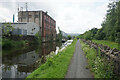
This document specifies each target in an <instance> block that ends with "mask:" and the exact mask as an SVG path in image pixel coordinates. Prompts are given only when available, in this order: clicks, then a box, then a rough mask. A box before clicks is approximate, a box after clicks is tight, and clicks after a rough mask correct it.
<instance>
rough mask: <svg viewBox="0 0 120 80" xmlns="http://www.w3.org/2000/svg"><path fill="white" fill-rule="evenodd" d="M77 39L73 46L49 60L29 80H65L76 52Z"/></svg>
mask: <svg viewBox="0 0 120 80" xmlns="http://www.w3.org/2000/svg"><path fill="white" fill-rule="evenodd" d="M76 42H77V40H76V39H75V40H74V41H73V43H72V44H71V45H69V46H68V47H66V48H65V49H64V50H63V51H62V52H59V53H58V54H57V55H55V56H54V57H51V58H48V59H47V61H46V63H45V64H42V65H41V66H40V67H39V68H38V69H36V70H35V71H34V72H32V73H31V74H30V75H29V76H28V77H27V79H28V78H64V77H65V75H66V73H67V70H68V66H69V64H70V60H71V58H72V56H73V53H74V51H75V45H76Z"/></svg>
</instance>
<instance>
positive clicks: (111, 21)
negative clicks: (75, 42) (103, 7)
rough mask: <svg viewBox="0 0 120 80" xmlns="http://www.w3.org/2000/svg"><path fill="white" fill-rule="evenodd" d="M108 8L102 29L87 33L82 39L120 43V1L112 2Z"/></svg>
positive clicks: (82, 35) (81, 36)
mask: <svg viewBox="0 0 120 80" xmlns="http://www.w3.org/2000/svg"><path fill="white" fill-rule="evenodd" d="M108 8H109V9H108V10H107V13H106V16H105V20H104V21H103V22H102V24H101V26H102V28H101V29H97V28H93V29H91V30H89V31H86V32H85V33H84V34H81V35H80V38H84V39H89V40H91V39H97V40H109V41H114V42H120V1H112V2H111V3H109V5H108Z"/></svg>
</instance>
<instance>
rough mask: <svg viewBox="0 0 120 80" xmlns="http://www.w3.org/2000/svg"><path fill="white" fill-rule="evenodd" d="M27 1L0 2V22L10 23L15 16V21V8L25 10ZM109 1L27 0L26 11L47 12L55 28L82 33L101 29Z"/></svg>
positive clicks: (9, 0) (6, 0) (11, 0)
mask: <svg viewBox="0 0 120 80" xmlns="http://www.w3.org/2000/svg"><path fill="white" fill-rule="evenodd" d="M25 2H28V1H27V0H4V1H0V22H5V21H6V22H12V16H13V14H15V16H16V17H15V20H16V21H17V8H18V4H19V7H23V8H24V10H25ZM109 2H110V1H109V0H29V2H28V10H34V11H35V10H43V11H48V14H49V15H50V16H51V17H52V18H54V19H55V20H56V27H58V26H59V27H60V29H61V30H63V31H64V32H66V33H84V32H85V31H86V30H90V29H91V28H94V27H96V28H101V23H102V21H103V20H104V17H105V15H106V10H107V5H108V4H109Z"/></svg>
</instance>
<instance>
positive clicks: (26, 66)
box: [2, 42, 56, 77]
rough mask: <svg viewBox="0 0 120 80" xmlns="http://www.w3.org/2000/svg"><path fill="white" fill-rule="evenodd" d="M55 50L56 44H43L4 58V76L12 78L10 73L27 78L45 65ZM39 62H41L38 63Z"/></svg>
mask: <svg viewBox="0 0 120 80" xmlns="http://www.w3.org/2000/svg"><path fill="white" fill-rule="evenodd" d="M55 50H56V42H51V43H50V42H49V43H42V44H41V45H40V46H35V47H32V48H28V49H24V50H17V51H13V53H11V54H9V55H6V56H3V64H4V68H2V69H3V71H4V74H5V75H6V74H7V75H9V76H11V74H10V72H14V73H16V74H15V75H16V76H17V77H21V75H22V76H25V74H26V75H27V74H29V73H31V72H32V71H34V70H35V69H36V68H37V67H39V66H40V65H41V64H42V63H44V62H45V61H46V56H47V55H48V54H50V52H52V51H55ZM39 60H40V62H38V61H39ZM15 65H16V66H15ZM13 68H14V69H13ZM6 71H7V72H6Z"/></svg>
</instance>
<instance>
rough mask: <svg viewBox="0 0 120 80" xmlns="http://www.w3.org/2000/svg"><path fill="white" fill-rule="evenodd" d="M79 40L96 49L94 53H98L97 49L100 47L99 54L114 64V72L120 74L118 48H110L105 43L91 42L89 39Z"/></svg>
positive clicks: (119, 53)
mask: <svg viewBox="0 0 120 80" xmlns="http://www.w3.org/2000/svg"><path fill="white" fill-rule="evenodd" d="M81 40H82V41H83V42H84V43H86V44H87V45H89V46H90V47H93V48H94V49H96V51H97V53H96V55H97V54H98V51H99V49H100V56H102V57H105V58H106V59H107V60H108V61H109V62H111V61H112V62H113V66H114V73H115V74H116V75H118V76H120V51H119V50H118V49H116V48H113V49H112V48H110V47H108V46H106V45H102V44H97V43H93V42H92V41H90V40H85V39H81Z"/></svg>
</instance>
